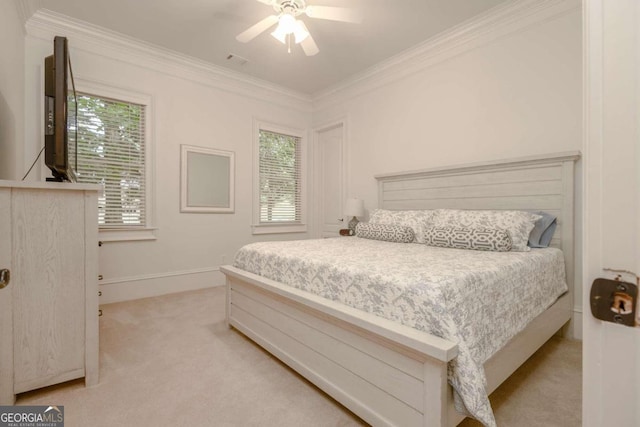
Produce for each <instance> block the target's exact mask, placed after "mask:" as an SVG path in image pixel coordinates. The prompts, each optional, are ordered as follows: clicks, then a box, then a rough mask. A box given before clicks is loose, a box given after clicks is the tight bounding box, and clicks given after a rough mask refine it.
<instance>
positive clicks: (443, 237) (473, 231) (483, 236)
mask: <svg viewBox="0 0 640 427" xmlns="http://www.w3.org/2000/svg"><path fill="white" fill-rule="evenodd" d="M425 243H426V244H427V245H429V246H439V247H441V248H454V249H472V250H475V251H494V252H509V251H510V250H511V249H512V241H511V236H510V235H509V232H508V231H507V230H502V229H499V228H482V227H479V228H465V227H432V228H428V229H427V231H426V232H425Z"/></svg>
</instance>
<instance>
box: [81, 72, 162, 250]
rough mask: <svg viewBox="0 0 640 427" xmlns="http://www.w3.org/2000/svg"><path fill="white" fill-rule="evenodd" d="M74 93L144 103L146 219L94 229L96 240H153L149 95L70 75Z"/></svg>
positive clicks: (151, 116)
mask: <svg viewBox="0 0 640 427" xmlns="http://www.w3.org/2000/svg"><path fill="white" fill-rule="evenodd" d="M74 83H75V87H76V91H77V92H84V93H88V94H91V95H95V96H104V97H106V98H111V99H115V100H119V101H125V102H131V103H134V104H141V105H144V106H145V116H146V117H145V142H146V146H145V172H146V176H145V179H146V192H145V197H146V220H147V223H146V224H145V226H144V227H139V228H135V229H134V228H127V229H121V228H108V229H106V228H103V229H99V231H98V239H99V240H101V241H104V242H120V241H135V240H155V239H156V238H157V237H156V232H155V231H156V230H157V228H156V227H155V224H156V217H155V212H156V209H155V197H154V195H155V191H154V188H155V154H154V153H155V139H154V133H153V126H152V122H154V105H153V97H152V96H151V95H147V94H144V93H140V92H136V91H135V90H133V89H129V88H127V89H125V88H121V87H114V86H111V85H109V84H105V83H101V82H97V81H94V80H87V79H83V78H80V77H77V76H76V77H74Z"/></svg>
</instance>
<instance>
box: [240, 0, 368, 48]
mask: <svg viewBox="0 0 640 427" xmlns="http://www.w3.org/2000/svg"><path fill="white" fill-rule="evenodd" d="M257 1H259V2H260V3H264V4H266V5H269V6H273V9H274V10H275V11H276V14H275V15H270V16H267V17H266V18H264V19H263V20H261V21H259V22H258V23H257V24H255V25H253V26H251V27H249V28H248V29H247V30H245V31H243V32H242V33H240V34H238V35H237V36H236V40H238V41H239V42H242V43H248V42H249V41H251V40H253V39H254V38H255V37H257V36H258V35H260V34H261V33H263V32H264V31H266V30H268V29H269V28H271V27H272V26H273V25H275V24H278V26H277V27H276V29H275V30H274V31H273V32H272V33H271V35H272V36H273V37H275V38H276V39H277V40H279V41H280V42H281V43H283V44H287V43H288V49H289V53H291V40H292V38H293V41H294V42H295V44H300V46H302V50H303V51H304V53H305V54H306V55H307V56H313V55H315V54H317V53H318V52H319V51H320V49H318V45H316V42H315V41H314V40H313V38H312V37H311V34H309V30H308V28H307V26H306V25H305V24H304V22H303V21H302V20H300V19H297V18H298V16H300V15H302V14H305V15H307V16H308V17H310V18H319V19H328V20H331V21H341V22H353V23H360V22H362V18H361V17H360V16H359V14H358V13H356V12H355V11H354V10H353V9H348V8H344V7H331V6H311V5H307V4H306V2H305V0H257Z"/></svg>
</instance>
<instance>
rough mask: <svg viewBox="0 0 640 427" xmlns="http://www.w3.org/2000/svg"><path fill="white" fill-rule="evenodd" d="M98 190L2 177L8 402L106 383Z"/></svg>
mask: <svg viewBox="0 0 640 427" xmlns="http://www.w3.org/2000/svg"><path fill="white" fill-rule="evenodd" d="M98 190H99V187H98V186H96V185H87V184H71V183H48V182H47V183H45V182H16V181H1V180H0V270H5V271H4V275H3V276H4V278H5V281H4V283H1V282H2V280H1V279H2V276H1V275H0V287H1V289H0V405H12V404H13V403H14V401H15V395H16V394H17V393H22V392H25V391H28V390H33V389H36V388H40V387H45V386H48V385H52V384H56V383H60V382H64V381H68V380H72V379H76V378H81V377H84V378H85V384H86V385H93V384H97V382H98V285H97V280H98V271H97V270H98ZM7 271H8V272H7ZM7 279H8V280H7Z"/></svg>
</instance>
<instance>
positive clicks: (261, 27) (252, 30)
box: [236, 15, 278, 43]
mask: <svg viewBox="0 0 640 427" xmlns="http://www.w3.org/2000/svg"><path fill="white" fill-rule="evenodd" d="M277 22H278V17H277V16H276V15H271V16H267V17H266V18H264V19H263V20H262V21H260V22H258V23H257V24H255V25H253V26H251V27H249V28H248V29H246V30H245V31H243V32H241V33H240V34H238V35H237V36H236V40H238V41H239V42H242V43H247V42H249V41H251V40H253V39H254V38H255V37H257V36H258V35H259V34H260V33H262V32H263V31H266V30H267V29H268V28H269V27H271V26H272V25H274V24H275V23H277Z"/></svg>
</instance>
